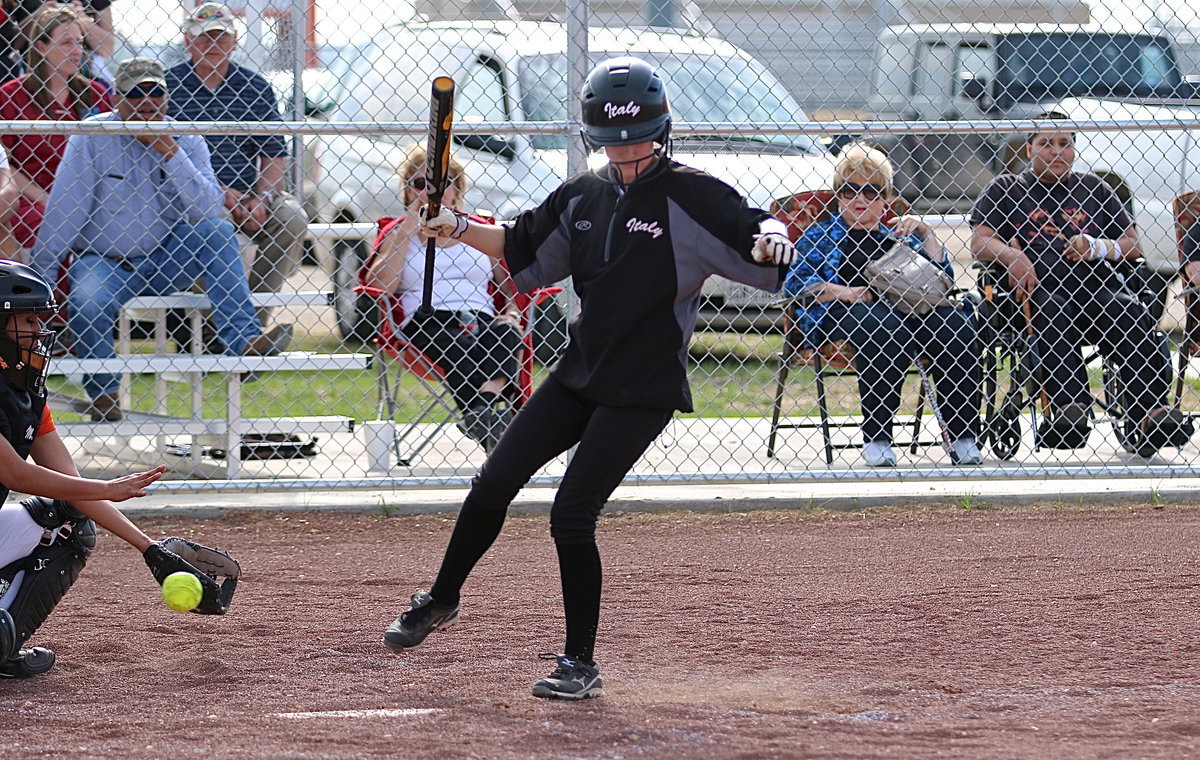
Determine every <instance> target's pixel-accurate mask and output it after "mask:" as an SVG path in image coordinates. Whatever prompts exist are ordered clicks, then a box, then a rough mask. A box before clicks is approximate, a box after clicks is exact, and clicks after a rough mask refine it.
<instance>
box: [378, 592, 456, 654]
mask: <svg viewBox="0 0 1200 760" xmlns="http://www.w3.org/2000/svg"><path fill="white" fill-rule="evenodd" d="M410 602H411V604H412V606H411V607H410V608H409V610H408V612H405V613H404V614H403V615H401V616H400V617H398V618H396V620H395V621H394V622H393V623H392V624H391V625H389V626H388V629H387V630H386V631H384V633H383V643H384V644H387V645H388V646H389V647H391V648H392V649H413V648H415V647H419V646H421V642H423V641H424V640H425V637H426V636H428V635H429V634H431V633H433V632H434V631H436V630H438V629H439V628H446V627H448V626H451V625H454V624H455V623H456V622H458V605H457V604H454V605H444V604H438V603H437V602H435V601H433V597H432V596H430V594H429V592H428V591H424V590H422V591H418V592H417V593H415V594H413V595H412V599H411V600H410Z"/></svg>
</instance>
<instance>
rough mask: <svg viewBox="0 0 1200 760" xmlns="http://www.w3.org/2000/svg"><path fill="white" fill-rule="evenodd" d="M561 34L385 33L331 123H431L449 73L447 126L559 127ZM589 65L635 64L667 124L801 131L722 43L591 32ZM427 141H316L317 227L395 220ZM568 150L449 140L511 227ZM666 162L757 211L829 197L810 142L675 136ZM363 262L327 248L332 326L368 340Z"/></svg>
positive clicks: (507, 28)
mask: <svg viewBox="0 0 1200 760" xmlns="http://www.w3.org/2000/svg"><path fill="white" fill-rule="evenodd" d="M566 49H567V30H566V26H565V25H564V24H561V23H557V22H531V21H515V22H514V21H501V22H497V21H462V22H420V23H405V24H400V25H397V26H393V27H389V28H388V29H386V30H384V31H383V32H382V33H381V34H379V35H378V36H377V37H376V38H375V39H374V41H373V43H372V44H371V45H369V46H368V47H367V49H366V51H365V53H364V54H363V55H362V56H361V57H360V59H359V60H358V62H357V63H356V64H355V65H354V66H352V67H351V68H350V70H349V71H348V72H347V73H346V74H345V80H344V85H345V88H346V91H345V94H344V95H343V97H342V98H341V99H340V102H339V103H338V104H337V105H336V107H335V109H334V110H333V111H332V112H331V113H330V119H331V120H333V121H342V120H346V121H361V122H422V121H426V120H428V116H429V86H430V85H429V83H430V82H431V81H432V79H433V77H434V76H435V75H437V74H448V75H450V76H451V77H453V78H454V80H455V82H457V84H458V93H457V98H456V102H455V124H456V125H457V126H458V127H460V128H462V127H464V126H466V125H469V124H470V123H471V122H504V121H518V122H519V121H565V120H566V119H567V114H568V110H567V109H568V104H570V107H571V109H572V114H574V113H575V109H576V106H575V97H574V93H569V92H567V60H566ZM589 50H590V51H591V57H592V61H590V62H589V66H588V68H590V67H591V64H594V63H597V62H599V61H600V60H603V59H605V58H608V57H611V56H615V55H636V56H638V57H641V58H644V59H646V60H648V61H650V62H651V63H652V64H654V65H655V66H656V67H657V68H658V70H659V72H660V73H661V74H662V76H663V78H664V80H665V81H666V83H667V87H668V95H669V98H670V104H671V112H672V116H673V119H674V121H675V123H677V124H678V123H681V122H751V123H757V124H763V123H772V122H799V121H807V116H806V115H805V114H804V112H803V110H801V108H800V106H799V105H798V104H797V103H796V102H795V100H793V99H792V97H791V96H790V95H789V94H788V93H787V91H786V90H785V89H784V87H783V86H782V85H781V84H780V83H779V82H778V80H776V78H775V77H774V76H773V75H772V74H771V73H770V72H769V71H767V70H766V69H765V68H763V67H762V66H761V65H760V64H758V63H757V62H756V61H755V60H754V59H753V58H751V57H750V56H749V55H747V54H746V53H745V52H743V51H741V50H739V49H738V48H736V47H734V46H733V45H730V44H728V43H726V42H723V41H721V40H717V39H711V38H704V37H694V36H687V35H683V34H678V33H673V32H663V31H657V30H629V29H592V30H591V31H590V35H589ZM424 139H425V133H424V132H422V133H421V134H414V135H407V136H400V137H394V138H380V137H378V136H361V137H359V136H354V135H352V134H351V135H341V136H337V137H330V138H323V139H322V140H321V146H320V148H319V152H318V162H319V167H320V168H319V173H320V179H319V181H318V193H319V197H320V200H319V204H320V205H319V208H320V210H321V212H320V213H321V217H322V219H323V220H325V221H332V222H352V221H369V220H374V219H376V218H378V217H380V216H388V215H393V216H394V215H396V214H399V213H402V212H403V204H402V202H401V198H400V193H399V187H398V181H397V178H396V167H397V166H398V165H399V163H400V161H401V158H402V156H403V147H404V145H405V144H407V143H409V142H412V141H413V140H419V141H423V140H424ZM568 139H578V138H577V137H571V138H567V137H564V136H562V135H541V136H533V137H526V136H515V137H501V136H473V137H472V136H467V135H463V134H461V133H460V134H459V135H458V136H456V139H455V143H456V144H455V152H456V154H457V155H458V157H459V158H460V159H461V160H462V161H463V162H464V164H465V165H466V170H467V175H468V177H469V179H470V184H471V191H470V192H469V193H468V196H467V203H468V206H469V207H470V208H473V209H477V210H485V211H487V212H489V213H491V214H494V215H495V216H496V217H497V218H500V219H507V218H512V217H513V216H514V215H516V214H517V213H518V212H520V211H522V210H523V209H527V208H530V207H532V206H534V205H536V204H537V203H539V202H540V201H541V200H542V199H543V198H545V197H546V195H548V194H549V192H550V191H551V190H553V189H554V188H555V187H557V186H558V184H559V183H560V182H561V181H562V180H563V179H565V178H566V173H567V152H566V146H567V140H568ZM673 150H674V156H675V158H677V159H678V160H679V161H681V162H683V163H685V164H688V165H690V166H695V167H697V168H700V169H704V170H705V171H708V172H710V173H712V174H713V175H715V176H717V177H720V178H722V179H724V180H725V181H727V182H729V183H730V184H732V185H734V186H735V187H737V188H738V189H739V190H740V191H741V192H742V193H743V194H744V195H745V196H746V197H747V198H748V199H749V201H750V203H751V204H752V205H756V206H759V207H761V208H767V207H768V206H769V204H770V202H771V201H772V200H773V199H775V198H779V197H782V196H785V195H787V194H790V193H794V192H796V191H799V190H811V189H819V188H823V187H826V186H827V185H828V184H829V182H830V181H831V179H832V174H833V158H832V156H831V155H830V154H829V153H828V152H827V151H825V150H824V148H822V147H821V146H820V145H819V144H818V142H817V141H815V140H813V139H812V138H809V137H800V136H791V137H785V136H778V135H775V136H766V135H760V134H756V133H755V131H753V130H750V131H747V132H746V134H744V135H738V136H735V137H714V136H706V137H688V136H685V135H681V134H678V133H677V134H676V137H675V141H674V148H673ZM364 255H365V250H364V246H362V245H361V244H346V245H340V246H335V249H334V257H333V258H334V260H333V261H331V262H330V266H331V267H332V270H333V273H334V282H335V287H336V288H337V289H338V291H339V293H340V294H341V297H340V298H339V299H338V301H339V305H338V312H339V315H338V317H339V323H340V326H341V328H342V332H343V334H344V335H354V334H358V335H360V336H361V335H362V333H363V329H362V327H363V323H362V317H361V315H360V314H359V311H360V310H361V308H362V305H361V304H359V305H356V302H355V300H354V299H353V298H352V297H348V295H347V294H348V290H347V289H348V287H349V286H351V285H352V284H353V278H354V273H355V271H356V269H357V268H358V265H359V262H360V261H361V259H362V257H363V256H364ZM716 288H717V292H714V293H713V294H712V295H713V296H714V297H716V298H717V299H718V300H723V301H724V302H725V303H726V305H732V306H734V307H736V306H740V305H746V306H752V307H756V308H759V309H761V306H762V304H764V303H765V302H766V298H767V297H766V296H765V294H764V295H763V296H758V295H755V294H754V293H751V292H750V291H748V290H747V289H744V288H735V287H732V283H727V284H725V283H722V284H718V285H717V286H716Z"/></svg>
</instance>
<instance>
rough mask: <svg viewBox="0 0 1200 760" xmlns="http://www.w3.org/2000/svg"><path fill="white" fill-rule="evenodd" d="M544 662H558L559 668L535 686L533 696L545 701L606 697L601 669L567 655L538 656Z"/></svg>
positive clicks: (593, 664)
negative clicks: (601, 678)
mask: <svg viewBox="0 0 1200 760" xmlns="http://www.w3.org/2000/svg"><path fill="white" fill-rule="evenodd" d="M538 656H539V657H541V658H542V659H543V660H557V661H558V667H557V668H555V669H554V672H552V673H551V674H550V675H548V676H546V677H545V678H543V679H542V680H540V681H538V682H537V683H535V684H534V685H533V696H535V697H543V698H545V699H593V698H595V697H603V696H604V681H602V680H600V668H599V666H597V665H596V664H595V663H592V664H591V665H588V664H587V663H585V662H584V661H582V660H576V659H574V658H572V657H567V656H566V655H565V654H557V655H555V654H542V655H538Z"/></svg>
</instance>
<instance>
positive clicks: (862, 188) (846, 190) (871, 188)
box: [837, 182, 887, 201]
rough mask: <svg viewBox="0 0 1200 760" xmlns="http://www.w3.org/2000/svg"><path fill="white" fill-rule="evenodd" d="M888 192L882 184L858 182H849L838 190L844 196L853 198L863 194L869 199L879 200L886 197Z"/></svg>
mask: <svg viewBox="0 0 1200 760" xmlns="http://www.w3.org/2000/svg"><path fill="white" fill-rule="evenodd" d="M886 193H887V191H886V189H885V188H884V187H883V186H882V185H872V184H866V185H860V184H858V183H857V182H847V183H845V184H844V185H842V186H841V187H839V188H838V191H837V194H838V196H839V197H842V198H853V197H854V196H856V195H861V196H862V197H864V198H866V199H867V200H869V201H874V200H878V199H880V198H882V197H884V195H886Z"/></svg>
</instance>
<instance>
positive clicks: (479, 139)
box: [451, 135, 517, 161]
mask: <svg viewBox="0 0 1200 760" xmlns="http://www.w3.org/2000/svg"><path fill="white" fill-rule="evenodd" d="M451 139H452V140H453V141H454V142H455V143H456V144H457V145H461V146H462V147H464V148H470V149H471V150H482V151H486V152H488V153H495V154H496V155H497V156H500V157H501V158H506V159H508V160H510V161H511V160H512V159H514V158H516V156H517V150H516V148H514V147H513V143H512V140H509V139H508V138H507V137H501V136H499V135H454V136H453V137H451Z"/></svg>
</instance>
